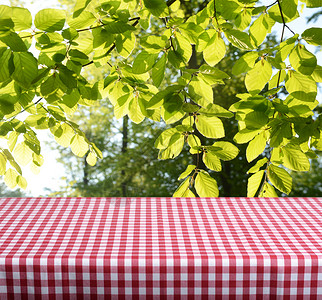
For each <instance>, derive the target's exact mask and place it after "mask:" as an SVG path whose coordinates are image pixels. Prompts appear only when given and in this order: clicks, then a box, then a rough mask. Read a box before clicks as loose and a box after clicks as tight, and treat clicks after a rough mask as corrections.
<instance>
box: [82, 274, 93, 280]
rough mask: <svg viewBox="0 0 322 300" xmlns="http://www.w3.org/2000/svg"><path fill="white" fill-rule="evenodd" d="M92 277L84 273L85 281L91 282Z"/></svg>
mask: <svg viewBox="0 0 322 300" xmlns="http://www.w3.org/2000/svg"><path fill="white" fill-rule="evenodd" d="M90 278H91V276H90V274H89V273H83V280H90Z"/></svg>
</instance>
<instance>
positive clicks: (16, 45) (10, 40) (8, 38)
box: [0, 32, 27, 52]
mask: <svg viewBox="0 0 322 300" xmlns="http://www.w3.org/2000/svg"><path fill="white" fill-rule="evenodd" d="M0 41H2V42H3V43H5V44H6V45H7V46H9V47H10V49H11V50H12V51H15V52H25V51H27V47H26V44H25V43H24V42H23V40H22V39H21V37H20V36H19V35H18V34H17V33H15V32H8V33H6V34H5V35H3V36H1V35H0Z"/></svg>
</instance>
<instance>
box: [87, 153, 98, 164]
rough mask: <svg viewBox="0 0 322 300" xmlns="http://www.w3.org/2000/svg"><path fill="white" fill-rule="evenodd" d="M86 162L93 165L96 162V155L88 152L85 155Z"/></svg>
mask: <svg viewBox="0 0 322 300" xmlns="http://www.w3.org/2000/svg"><path fill="white" fill-rule="evenodd" d="M86 162H87V163H88V164H89V165H90V166H95V165H96V162H97V158H96V155H95V154H94V153H93V152H90V153H88V155H87V157H86Z"/></svg>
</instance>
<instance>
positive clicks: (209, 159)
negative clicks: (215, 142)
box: [202, 152, 221, 172]
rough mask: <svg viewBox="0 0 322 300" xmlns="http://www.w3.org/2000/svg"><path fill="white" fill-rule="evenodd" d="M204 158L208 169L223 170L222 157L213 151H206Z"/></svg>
mask: <svg viewBox="0 0 322 300" xmlns="http://www.w3.org/2000/svg"><path fill="white" fill-rule="evenodd" d="M202 160H203V162H204V164H205V165H206V167H207V168H208V169H210V170H214V171H216V172H220V171H221V163H220V159H219V158H218V156H216V155H214V154H213V153H212V152H208V153H206V152H204V153H203V156H202Z"/></svg>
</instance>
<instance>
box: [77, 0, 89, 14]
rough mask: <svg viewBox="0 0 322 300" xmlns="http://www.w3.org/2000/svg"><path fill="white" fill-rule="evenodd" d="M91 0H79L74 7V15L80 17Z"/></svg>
mask: <svg viewBox="0 0 322 300" xmlns="http://www.w3.org/2000/svg"><path fill="white" fill-rule="evenodd" d="M90 2H91V0H77V1H76V4H75V7H74V13H73V17H74V18H76V17H78V16H79V15H80V14H81V13H82V12H83V10H84V9H85V8H86V7H87V5H88V4H89V3H90Z"/></svg>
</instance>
